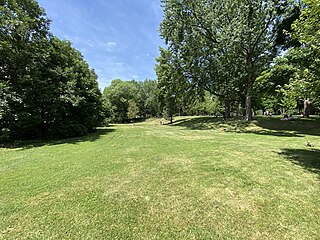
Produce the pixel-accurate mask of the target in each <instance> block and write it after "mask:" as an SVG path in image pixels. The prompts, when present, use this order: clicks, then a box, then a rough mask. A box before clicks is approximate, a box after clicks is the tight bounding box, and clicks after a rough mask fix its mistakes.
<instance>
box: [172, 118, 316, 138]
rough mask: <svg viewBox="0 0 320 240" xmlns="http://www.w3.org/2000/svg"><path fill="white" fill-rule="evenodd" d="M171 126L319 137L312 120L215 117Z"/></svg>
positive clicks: (180, 122)
mask: <svg viewBox="0 0 320 240" xmlns="http://www.w3.org/2000/svg"><path fill="white" fill-rule="evenodd" d="M173 126H180V127H184V128H187V129H189V130H218V129H220V130H223V131H225V132H237V133H253V134H258V135H271V136H278V137H303V135H316V136H318V135H320V131H319V130H320V121H319V119H318V118H314V119H297V120H296V121H280V117H271V118H270V117H257V118H256V119H255V120H254V121H252V122H247V121H244V120H243V119H241V118H233V119H230V120H229V121H224V120H223V118H217V117H196V118H184V119H179V120H177V121H175V122H174V123H173Z"/></svg>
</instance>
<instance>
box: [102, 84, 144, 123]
mask: <svg viewBox="0 0 320 240" xmlns="http://www.w3.org/2000/svg"><path fill="white" fill-rule="evenodd" d="M103 94H104V96H105V98H107V99H108V100H109V101H110V103H111V105H112V112H113V116H112V117H111V118H112V119H111V121H114V122H126V121H128V114H127V113H128V107H129V101H130V100H134V99H135V97H136V96H137V95H138V83H137V82H136V81H121V80H120V79H115V80H112V82H111V85H110V86H108V87H106V88H105V89H104V91H103Z"/></svg>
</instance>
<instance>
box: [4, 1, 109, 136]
mask: <svg viewBox="0 0 320 240" xmlns="http://www.w3.org/2000/svg"><path fill="white" fill-rule="evenodd" d="M0 13H1V15H0V131H1V132H0V141H8V140H13V139H31V138H41V137H71V136H79V135H84V134H86V133H87V132H89V131H92V130H93V129H94V128H95V127H97V126H99V125H100V124H101V123H102V122H103V121H104V108H103V102H102V98H101V97H102V95H101V93H100V90H99V88H98V83H97V75H96V74H95V72H94V70H92V69H90V68H89V66H88V64H87V63H86V62H85V61H84V59H83V56H82V55H81V53H80V52H79V51H77V50H76V49H74V48H73V47H72V45H71V43H70V42H68V41H62V40H60V39H58V38H57V37H55V36H54V35H53V34H52V33H51V32H50V29H49V27H50V21H49V20H48V18H47V17H46V14H45V11H44V9H42V8H41V7H40V6H39V5H38V3H37V2H36V1H34V0H4V1H0Z"/></svg>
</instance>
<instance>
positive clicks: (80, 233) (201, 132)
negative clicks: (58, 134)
mask: <svg viewBox="0 0 320 240" xmlns="http://www.w3.org/2000/svg"><path fill="white" fill-rule="evenodd" d="M159 122H160V121H159V120H157V119H153V120H148V121H147V122H142V123H135V124H126V125H112V126H110V127H108V128H101V129H99V130H98V131H97V132H96V133H93V134H91V135H88V136H86V137H82V138H73V139H67V140H61V141H47V142H21V143H17V144H16V145H15V146H9V147H7V148H0V239H268V240H270V239H299V240H300V239H320V150H319V149H320V148H319V147H320V137H319V136H320V119H317V118H311V119H303V120H297V121H294V122H288V121H287V122H284V121H280V120H279V119H277V118H258V120H257V121H254V122H253V123H250V124H248V123H246V122H243V121H237V120H232V121H230V122H228V123H225V122H223V121H221V120H217V119H214V118H209V117H197V118H190V117H189V118H182V117H181V118H176V119H175V123H174V125H171V126H170V125H160V124H159ZM307 142H309V145H314V146H312V147H310V146H306V144H307Z"/></svg>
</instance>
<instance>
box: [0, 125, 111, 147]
mask: <svg viewBox="0 0 320 240" xmlns="http://www.w3.org/2000/svg"><path fill="white" fill-rule="evenodd" d="M114 131H115V129H113V128H99V129H96V130H95V131H94V132H92V133H89V134H87V135H85V136H82V137H73V138H65V139H36V140H27V141H14V142H12V143H4V144H0V148H10V149H15V148H20V149H22V150H25V149H30V148H35V147H42V146H53V145H60V144H78V143H81V142H95V141H97V140H99V139H100V138H101V137H102V136H104V135H106V134H108V133H110V132H114Z"/></svg>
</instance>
